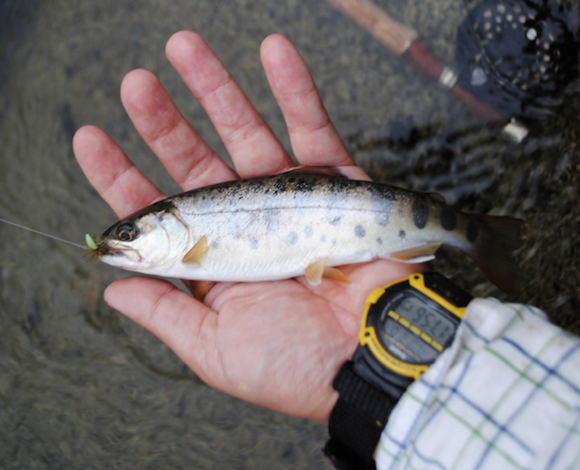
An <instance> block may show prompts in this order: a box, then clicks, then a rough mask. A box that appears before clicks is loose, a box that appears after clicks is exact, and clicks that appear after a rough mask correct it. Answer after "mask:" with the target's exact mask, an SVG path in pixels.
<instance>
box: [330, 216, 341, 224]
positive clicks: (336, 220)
mask: <svg viewBox="0 0 580 470" xmlns="http://www.w3.org/2000/svg"><path fill="white" fill-rule="evenodd" d="M341 219H342V216H340V215H332V214H329V215H328V223H329V224H330V225H334V226H337V225H338V224H340V220H341Z"/></svg>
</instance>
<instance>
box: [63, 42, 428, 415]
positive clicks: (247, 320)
mask: <svg viewBox="0 0 580 470" xmlns="http://www.w3.org/2000/svg"><path fill="white" fill-rule="evenodd" d="M166 53H167V57H168V58H169V60H170V62H171V63H172V65H173V66H174V68H175V69H176V70H177V72H178V73H179V74H180V75H181V77H182V78H183V80H184V81H185V83H186V85H187V86H188V87H189V89H190V90H191V92H192V93H193V95H194V96H195V97H196V98H197V99H198V100H199V102H200V103H201V105H202V106H203V107H204V109H205V110H206V112H207V113H208V115H209V117H210V119H211V120H212V122H213V124H214V126H215V128H216V130H217V131H218V133H219V135H220V137H221V138H222V140H223V141H224V144H225V146H226V148H227V150H228V152H229V154H230V155H231V158H232V161H233V163H234V165H235V167H236V171H237V174H236V173H234V172H233V171H232V170H231V169H230V168H229V167H228V166H227V165H226V164H225V163H224V162H223V160H221V159H220V157H219V156H218V155H217V154H215V153H214V152H213V151H212V150H211V149H210V148H209V147H208V146H207V145H206V144H205V143H204V142H203V141H202V139H201V138H200V137H199V135H198V134H197V133H196V132H195V131H194V130H193V129H192V128H191V127H190V125H189V124H188V123H187V121H185V119H184V118H183V116H182V115H181V113H180V112H179V110H178V109H177V107H176V106H175V104H174V103H173V101H172V100H171V98H170V97H169V95H168V94H167V93H166V91H165V90H164V89H163V87H162V86H161V84H160V83H159V81H158V80H157V78H156V77H155V76H153V75H152V74H151V73H149V72H147V71H145V70H134V71H132V72H130V73H129V74H127V76H126V77H125V79H124V80H123V83H122V86H121V99H122V101H123V104H124V106H125V109H126V110H127V112H128V114H129V116H130V118H131V120H132V121H133V123H134V124H135V127H136V128H137V130H138V132H139V133H140V134H141V136H142V137H143V139H144V140H145V141H146V142H147V144H148V145H149V146H150V147H151V148H152V149H153V151H154V152H155V153H156V155H157V156H158V157H159V159H160V160H161V161H162V163H163V164H164V166H165V168H166V169H167V171H168V172H169V173H170V174H171V176H172V177H173V178H174V179H175V181H176V182H177V183H178V184H179V185H180V186H181V187H182V188H183V190H191V189H194V188H198V187H201V186H207V185H209V184H214V183H219V182H223V181H228V180H232V179H235V178H238V177H242V178H248V177H253V176H261V175H268V174H273V173H278V172H281V171H284V170H287V169H289V168H291V167H293V166H294V164H293V162H292V160H291V159H290V157H289V156H288V154H287V152H286V151H285V150H284V148H283V146H282V145H281V144H280V143H279V141H278V140H277V139H276V137H275V136H274V134H273V133H272V131H271V130H270V128H269V127H268V126H267V125H266V123H265V122H264V121H263V119H262V118H261V116H260V115H259V114H258V112H257V111H256V110H255V109H254V107H253V106H252V105H251V103H250V102H249V101H248V100H247V98H246V97H245V95H244V94H243V92H242V91H241V89H240V88H239V87H238V85H237V84H236V83H235V81H234V80H233V79H232V77H231V76H230V75H229V73H228V72H227V70H226V69H225V68H224V67H223V65H222V64H221V62H220V61H219V60H218V58H217V57H216V56H215V55H214V53H213V52H212V51H211V49H210V48H209V46H208V45H207V44H206V43H205V42H204V41H203V39H202V38H201V37H200V36H199V35H197V34H195V33H192V32H188V31H182V32H179V33H176V34H175V35H173V36H172V37H171V39H170V40H169V41H168V43H167V47H166ZM261 58H262V64H263V66H264V70H265V72H266V76H267V78H268V81H269V83H270V86H271V88H272V90H273V93H274V96H275V97H276V99H277V101H278V104H279V105H280V108H281V110H282V113H283V114H284V117H285V119H286V123H287V125H288V131H289V135H290V141H291V144H292V148H293V150H294V154H295V156H296V158H297V160H298V161H299V162H300V164H302V165H319V166H320V165H331V166H336V167H340V168H341V171H342V172H343V173H344V174H346V175H348V176H349V177H351V178H355V179H368V176H366V175H365V173H364V172H363V171H362V170H361V169H360V168H358V167H356V165H355V164H354V162H353V160H352V158H351V157H350V155H349V154H348V151H347V150H346V148H345V146H344V144H343V143H342V141H341V139H340V137H339V136H338V134H337V133H336V130H335V129H334V126H333V125H332V123H331V122H330V119H329V117H328V115H327V113H326V111H325V109H324V107H323V105H322V103H321V101H320V97H319V95H318V92H317V91H316V87H315V85H314V82H313V81H312V78H311V76H310V74H309V72H308V69H307V67H306V65H305V63H304V62H303V60H302V59H301V57H300V55H299V54H298V52H297V51H296V50H295V48H294V47H293V46H292V44H291V43H290V42H289V41H288V40H287V39H285V38H284V37H282V36H280V35H272V36H269V37H268V38H266V39H265V40H264V42H263V44H262V47H261ZM73 146H74V151H75V155H76V157H77V160H78V162H79V164H80V166H81V168H82V169H83V171H84V173H85V175H86V176H87V178H88V179H89V181H90V182H91V184H92V185H93V186H94V187H95V189H96V190H97V191H98V192H99V194H100V195H101V196H102V197H103V198H104V199H105V201H106V202H107V203H108V204H109V205H110V206H111V208H112V209H113V210H114V211H115V213H116V214H117V215H118V216H119V217H123V216H126V215H128V214H130V213H132V212H135V211H137V210H139V209H141V208H143V207H145V206H147V205H149V204H151V203H153V202H155V201H157V200H160V199H163V198H164V197H165V196H164V195H163V194H162V193H161V192H160V191H159V189H157V188H156V187H155V186H154V185H153V183H151V182H150V181H149V180H148V179H147V178H146V177H145V176H144V175H143V174H141V173H140V172H139V170H137V168H136V167H135V166H134V165H133V164H132V163H131V161H130V160H129V159H128V158H127V156H126V155H125V154H124V153H123V151H122V150H121V149H120V147H119V146H118V145H117V144H116V143H115V142H114V141H113V140H112V139H111V138H110V137H109V136H108V135H107V134H105V133H104V132H103V131H101V130H100V129H98V128H95V127H92V126H86V127H83V128H81V129H79V130H78V132H77V133H76V135H75V137H74V141H73ZM416 269H417V267H416V266H414V265H406V264H401V263H394V262H390V261H386V260H378V261H374V262H371V263H365V264H360V265H350V266H345V267H343V268H342V270H343V272H344V273H345V274H346V275H347V276H348V277H349V279H350V280H351V283H350V284H346V283H342V282H338V281H334V280H323V282H322V283H321V284H320V285H319V286H316V287H312V286H310V285H309V284H308V283H307V282H306V281H305V280H304V279H303V278H298V279H290V280H284V281H275V282H258V283H215V284H212V286H211V289H210V291H209V293H208V295H207V297H206V298H205V301H204V302H203V303H202V302H200V301H198V300H196V299H194V298H193V297H192V296H190V295H188V294H187V293H185V292H183V291H181V290H179V289H177V288H176V287H175V286H173V285H172V284H170V283H168V282H166V281H163V280H160V279H153V278H144V277H132V278H127V279H121V280H118V281H116V282H114V283H113V284H111V285H110V286H109V287H108V288H107V289H106V291H105V300H106V301H107V302H108V303H109V304H110V305H111V306H112V307H113V308H115V309H117V310H119V311H120V312H122V313H124V314H125V315H127V316H128V317H129V318H131V319H133V320H134V321H136V322H137V323H139V324H140V325H142V326H143V327H145V328H147V329H148V330H150V331H151V332H152V333H154V334H155V335H156V336H158V337H159V338H160V339H161V340H162V341H163V342H165V343H166V344H167V345H168V346H169V347H170V348H171V349H173V351H175V353H176V354H177V355H178V356H179V357H180V358H181V359H182V360H183V361H184V362H185V363H186V364H187V365H188V366H189V367H191V368H192V370H193V371H194V372H195V373H196V374H198V375H199V376H200V377H201V378H202V379H203V380H204V381H205V382H206V383H208V384H209V385H211V386H213V387H215V388H217V389H219V390H222V391H224V392H227V393H229V394H232V395H234V396H237V397H239V398H242V399H245V400H248V401H250V402H253V403H257V404H260V405H263V406H267V407H269V408H272V409H275V410H278V411H282V412H285V413H289V414H292V415H296V416H303V417H309V418H312V419H317V420H319V421H326V420H327V419H328V416H329V414H330V410H331V409H332V407H333V405H334V402H335V401H336V395H335V392H334V391H333V389H332V386H331V383H332V379H333V378H334V376H335V375H336V373H337V371H338V369H339V367H340V365H341V364H342V362H344V361H345V360H347V359H348V358H350V357H351V355H352V353H353V351H354V349H355V347H356V344H357V340H356V337H357V333H358V329H359V326H360V325H359V323H360V317H361V315H362V310H363V305H364V301H365V298H366V296H367V295H368V294H369V293H370V291H371V290H373V289H374V288H376V287H378V286H381V285H384V284H385V283H387V282H389V281H392V280H395V279H398V278H401V277H403V276H405V275H408V274H409V273H411V272H412V271H414V270H416Z"/></svg>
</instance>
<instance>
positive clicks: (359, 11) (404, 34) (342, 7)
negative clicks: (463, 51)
mask: <svg viewBox="0 0 580 470" xmlns="http://www.w3.org/2000/svg"><path fill="white" fill-rule="evenodd" d="M327 1H328V3H330V4H331V5H332V6H334V7H335V8H337V9H338V10H339V11H342V12H343V13H344V14H346V15H347V16H348V17H350V18H351V19H352V20H353V21H354V22H355V23H357V24H358V25H359V26H361V27H362V28H364V29H365V30H366V31H368V32H369V33H370V34H371V35H372V36H374V37H375V38H376V39H377V40H378V41H379V42H381V43H382V44H383V45H385V46H386V47H387V48H388V49H390V50H391V51H392V52H394V53H395V54H397V55H399V56H402V57H405V58H407V59H408V60H410V61H411V62H413V63H414V64H415V65H416V66H417V67H418V68H419V69H421V70H422V71H423V72H425V73H426V74H427V75H429V76H430V77H432V78H433V79H435V80H437V81H438V82H439V83H440V84H441V85H442V86H443V87H445V88H447V89H448V90H450V91H451V93H453V94H454V95H455V96H457V97H458V98H459V99H461V100H462V101H463V102H464V103H466V104H467V105H468V106H469V107H470V108H471V109H472V110H473V111H474V112H475V113H476V114H477V115H478V116H479V117H481V118H482V119H483V120H485V121H486V122H487V123H488V124H489V125H491V126H493V127H496V128H500V129H502V132H503V133H504V135H506V136H507V137H509V138H510V139H511V140H513V141H514V142H516V143H518V142H521V141H522V140H523V139H524V138H525V137H526V135H527V134H528V129H527V128H526V127H525V126H524V125H523V124H522V123H521V122H519V121H518V120H516V119H514V118H512V119H511V120H510V121H509V122H508V121H507V120H506V119H505V118H504V117H503V116H502V115H501V114H499V113H498V112H497V111H495V110H494V109H493V108H492V107H491V106H489V105H487V104H486V103H483V102H481V101H479V100H478V99H477V98H476V97H475V96H473V95H472V94H471V93H470V92H469V91H467V90H465V89H464V88H463V87H461V86H460V85H459V84H458V83H457V80H458V78H459V75H458V73H457V72H456V71H455V70H454V69H453V68H452V67H450V66H448V65H446V64H445V63H444V62H443V61H442V60H441V59H439V58H437V57H436V56H435V55H434V54H433V53H432V52H431V50H430V49H429V46H428V45H427V44H426V43H425V42H424V41H423V40H422V39H421V38H420V36H419V33H418V32H417V31H415V30H414V29H412V28H410V27H408V26H406V25H403V24H401V23H398V22H397V21H395V20H394V19H393V18H391V17H390V16H389V15H388V14H387V13H386V12H385V11H384V10H382V9H381V8H379V7H378V6H377V5H375V4H374V3H372V2H371V1H369V0H327Z"/></svg>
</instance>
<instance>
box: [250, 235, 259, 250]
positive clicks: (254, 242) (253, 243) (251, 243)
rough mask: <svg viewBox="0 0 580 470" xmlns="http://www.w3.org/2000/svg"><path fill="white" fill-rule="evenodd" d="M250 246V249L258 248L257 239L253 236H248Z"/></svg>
mask: <svg viewBox="0 0 580 470" xmlns="http://www.w3.org/2000/svg"><path fill="white" fill-rule="evenodd" d="M250 246H251V247H252V250H257V249H258V239H257V238H256V237H254V236H251V237H250Z"/></svg>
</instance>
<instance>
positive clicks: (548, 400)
mask: <svg viewBox="0 0 580 470" xmlns="http://www.w3.org/2000/svg"><path fill="white" fill-rule="evenodd" d="M376 461H377V468H378V469H406V468H409V469H413V470H420V469H437V470H446V469H449V470H451V469H460V470H469V469H478V470H485V469H489V470H492V469H493V470H498V469H520V468H521V469H524V468H525V469H544V468H550V469H565V468H580V339H579V338H578V337H576V336H574V335H571V334H570V333H567V332H565V331H563V330H562V329H560V328H558V327H557V326H555V325H553V324H551V323H549V322H548V320H547V319H546V315H545V314H544V313H543V312H542V311H541V310H538V309H536V308H534V307H530V306H527V305H521V304H504V303H501V302H499V301H498V300H496V299H491V298H490V299H475V300H473V301H472V302H471V303H470V304H469V306H468V308H467V310H466V313H465V316H464V318H463V321H462V322H461V325H460V327H459V329H458V330H457V335H456V338H455V340H454V342H453V344H452V345H451V347H450V348H449V349H447V350H446V351H445V352H444V353H443V354H442V355H441V356H440V358H439V359H438V360H437V361H436V362H435V363H434V364H433V365H432V366H431V367H430V368H429V370H428V371H427V372H425V374H423V376H422V377H421V378H420V379H419V380H417V381H416V382H414V383H413V384H412V385H411V386H410V387H409V389H408V390H407V392H406V393H405V394H404V395H403V397H402V398H401V400H400V401H399V403H398V404H397V406H396V407H395V409H394V410H393V413H392V414H391V417H390V418H389V421H388V423H387V426H386V428H385V430H384V431H383V434H382V436H381V440H380V443H379V448H378V452H377V460H376Z"/></svg>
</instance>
